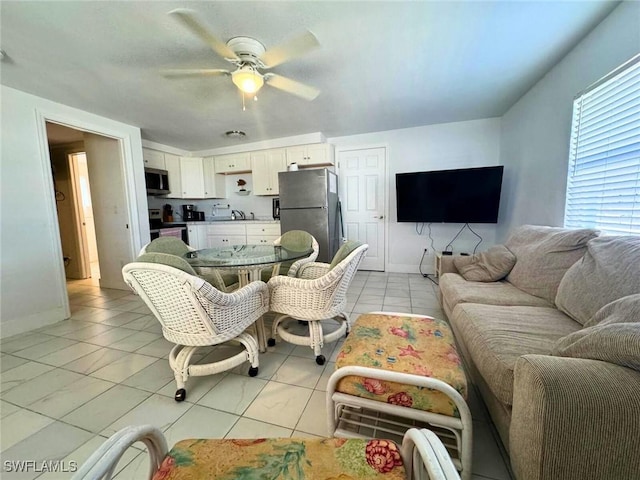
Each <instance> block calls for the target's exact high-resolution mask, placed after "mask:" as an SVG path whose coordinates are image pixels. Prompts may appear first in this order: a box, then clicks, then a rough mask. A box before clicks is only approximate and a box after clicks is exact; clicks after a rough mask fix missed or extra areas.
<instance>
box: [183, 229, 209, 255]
mask: <svg viewBox="0 0 640 480" xmlns="http://www.w3.org/2000/svg"><path fill="white" fill-rule="evenodd" d="M187 233H188V234H189V245H190V246H191V248H195V249H196V250H200V249H203V248H207V226H206V225H187Z"/></svg>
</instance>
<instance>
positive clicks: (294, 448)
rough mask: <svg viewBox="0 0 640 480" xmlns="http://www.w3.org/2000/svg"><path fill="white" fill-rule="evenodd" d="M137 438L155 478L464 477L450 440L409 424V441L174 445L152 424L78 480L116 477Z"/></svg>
mask: <svg viewBox="0 0 640 480" xmlns="http://www.w3.org/2000/svg"><path fill="white" fill-rule="evenodd" d="M135 442H142V443H144V444H145V445H146V447H147V451H148V453H149V457H150V467H151V468H150V471H149V479H153V480H212V479H219V480H243V479H245V480H251V479H276V478H277V479H287V478H291V479H294V478H295V479H300V480H301V479H306V480H360V479H362V480H364V479H368V480H401V479H402V480H404V479H418V478H420V479H425V480H426V479H430V480H460V477H459V476H458V473H457V472H456V469H455V467H454V465H453V463H452V462H451V459H450V458H449V456H448V454H447V451H446V450H445V448H444V445H443V444H442V442H441V441H440V440H439V439H438V437H437V436H436V435H435V434H434V433H433V432H430V431H428V430H418V429H415V428H414V429H411V430H409V431H408V432H407V433H406V435H405V436H404V438H403V441H402V445H401V446H398V445H397V444H396V443H394V442H392V441H390V440H383V439H371V440H363V439H344V438H318V439H315V438H314V439H306V438H256V439H224V440H221V439H188V440H182V441H180V442H178V443H176V444H175V445H174V446H173V448H172V449H171V450H168V448H167V443H166V440H165V438H164V436H163V434H162V432H161V431H160V430H158V429H157V428H156V427H153V426H151V425H143V426H139V427H135V426H131V427H126V428H124V429H122V430H120V431H119V432H117V433H116V434H114V435H113V436H112V437H111V438H109V439H108V440H107V441H106V442H105V443H104V444H103V445H102V446H101V447H100V448H99V449H98V450H97V451H96V452H95V453H93V455H91V457H89V459H88V460H87V461H86V462H85V463H84V464H83V465H82V467H81V468H80V469H79V470H78V472H76V474H75V475H74V476H73V480H89V479H91V480H97V479H102V478H111V475H112V473H113V472H114V471H116V466H117V464H118V461H119V460H120V458H121V457H122V454H123V453H124V452H125V451H126V450H127V449H128V448H129V447H130V446H131V445H133V444H134V443H135Z"/></svg>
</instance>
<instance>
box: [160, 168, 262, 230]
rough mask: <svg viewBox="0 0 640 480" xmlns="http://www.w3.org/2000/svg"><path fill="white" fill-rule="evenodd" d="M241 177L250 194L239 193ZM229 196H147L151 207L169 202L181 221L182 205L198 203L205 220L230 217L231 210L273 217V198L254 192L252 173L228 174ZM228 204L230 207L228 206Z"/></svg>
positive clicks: (175, 217)
mask: <svg viewBox="0 0 640 480" xmlns="http://www.w3.org/2000/svg"><path fill="white" fill-rule="evenodd" d="M239 179H243V180H244V181H245V182H247V183H246V185H244V188H245V189H246V190H249V191H250V192H251V193H249V195H245V196H243V195H238V194H237V193H236V192H238V191H239V190H240V187H238V185H237V183H238V180H239ZM225 181H226V188H227V197H226V198H209V199H206V200H195V199H191V198H166V197H147V201H148V204H149V208H162V207H163V206H164V205H166V204H167V203H168V204H169V205H171V206H172V207H173V215H174V220H175V221H181V220H182V218H181V217H180V215H181V214H182V205H185V204H193V205H196V207H197V210H198V211H201V212H204V214H205V220H211V219H212V217H214V215H215V216H218V217H228V216H230V215H231V210H232V209H233V210H242V211H243V212H245V214H246V215H247V217H248V218H250V217H251V215H250V213H251V212H253V213H254V215H255V218H257V219H260V220H262V219H265V220H266V219H272V215H271V205H272V202H271V199H272V198H274V197H267V196H262V195H258V196H256V195H254V194H253V179H252V176H251V174H250V173H241V174H239V175H227V176H226V177H225ZM227 205H229V207H228V208H227Z"/></svg>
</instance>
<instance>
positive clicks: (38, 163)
mask: <svg viewBox="0 0 640 480" xmlns="http://www.w3.org/2000/svg"><path fill="white" fill-rule="evenodd" d="M0 94H1V96H2V125H1V131H2V150H1V152H2V162H1V176H0V186H1V190H0V194H1V199H2V201H1V202H0V203H1V207H0V212H1V216H0V227H1V228H0V230H1V237H0V238H1V243H0V253H1V260H2V268H1V270H0V299H1V302H2V304H1V309H0V336H1V337H7V336H10V335H15V334H18V333H21V332H24V331H28V330H32V329H34V328H37V327H40V326H43V325H47V324H50V323H53V322H56V321H59V320H62V319H64V318H65V316H66V313H67V312H66V310H67V308H66V305H67V303H66V299H65V296H66V288H65V285H64V267H63V264H62V255H61V253H60V250H59V248H60V239H59V237H58V228H57V220H56V218H55V215H56V214H55V204H54V201H53V200H52V199H53V188H52V178H51V167H50V163H49V156H48V152H47V142H46V131H45V126H44V118H46V119H51V120H54V121H56V122H59V123H65V124H67V125H70V126H74V127H80V128H81V129H83V130H87V131H92V132H95V133H102V134H105V135H109V136H113V137H118V138H122V139H123V142H122V144H123V147H124V157H125V174H126V175H127V190H128V193H129V199H130V202H131V203H132V208H133V211H134V212H135V215H133V218H132V224H131V229H132V237H133V248H134V249H135V248H137V249H139V248H140V246H141V240H140V238H148V236H149V225H148V218H147V216H146V215H147V212H146V195H145V189H144V167H143V162H142V144H141V140H140V129H139V128H136V127H132V126H130V125H126V124H123V123H120V122H116V121H113V120H110V119H107V118H103V117H99V116H97V115H93V114H90V113H87V112H83V111H81V110H77V109H74V108H70V107H67V106H65V105H61V104H58V103H55V102H51V101H49V100H46V99H43V98H40V97H36V96H33V95H29V94H27V93H24V92H20V91H18V90H15V89H12V88H8V87H4V86H2V87H1V90H0Z"/></svg>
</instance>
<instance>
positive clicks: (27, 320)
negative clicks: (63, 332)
mask: <svg viewBox="0 0 640 480" xmlns="http://www.w3.org/2000/svg"><path fill="white" fill-rule="evenodd" d="M64 317H65V314H64V308H63V307H62V306H60V307H57V308H54V309H51V310H48V311H46V312H38V313H34V314H32V315H28V316H26V317H21V318H14V319H12V320H3V321H2V323H1V324H0V338H7V337H12V336H14V335H18V334H20V333H25V332H29V331H31V330H35V329H36V328H41V327H45V326H47V325H52V324H54V323H57V322H59V321H61V320H64Z"/></svg>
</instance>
